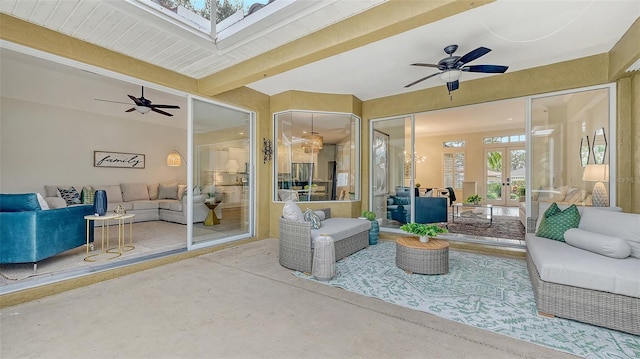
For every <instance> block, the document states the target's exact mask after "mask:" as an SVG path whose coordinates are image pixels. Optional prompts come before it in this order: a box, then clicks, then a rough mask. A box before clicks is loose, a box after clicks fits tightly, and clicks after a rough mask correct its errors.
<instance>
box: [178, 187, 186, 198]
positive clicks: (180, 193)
mask: <svg viewBox="0 0 640 359" xmlns="http://www.w3.org/2000/svg"><path fill="white" fill-rule="evenodd" d="M186 189H187V185H186V184H181V185H178V200H180V201H182V197H183V196H184V191H185V190H186Z"/></svg>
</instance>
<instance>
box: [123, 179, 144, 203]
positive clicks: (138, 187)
mask: <svg viewBox="0 0 640 359" xmlns="http://www.w3.org/2000/svg"><path fill="white" fill-rule="evenodd" d="M120 188H121V189H122V199H123V200H124V201H125V202H130V201H140V200H148V199H149V189H148V188H147V184H146V183H120Z"/></svg>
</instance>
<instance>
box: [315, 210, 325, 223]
mask: <svg viewBox="0 0 640 359" xmlns="http://www.w3.org/2000/svg"><path fill="white" fill-rule="evenodd" d="M314 212H316V214H317V215H318V218H320V220H321V221H324V219H325V217H326V214H325V213H324V211H314Z"/></svg>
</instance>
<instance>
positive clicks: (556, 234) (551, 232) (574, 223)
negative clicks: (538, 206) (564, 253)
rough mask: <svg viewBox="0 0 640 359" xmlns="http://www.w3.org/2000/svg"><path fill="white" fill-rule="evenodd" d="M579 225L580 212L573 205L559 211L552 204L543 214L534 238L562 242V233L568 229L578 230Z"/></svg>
mask: <svg viewBox="0 0 640 359" xmlns="http://www.w3.org/2000/svg"><path fill="white" fill-rule="evenodd" d="M579 223H580V211H578V207H576V205H575V204H572V205H571V206H570V207H569V208H567V209H565V210H564V211H561V210H560V208H558V205H557V204H556V203H555V202H554V203H553V204H551V206H550V207H549V209H547V210H546V211H545V212H544V218H542V222H540V226H539V227H538V232H536V236H538V237H544V238H549V239H554V240H556V241H561V242H564V232H566V231H567V230H569V229H570V228H578V224H579Z"/></svg>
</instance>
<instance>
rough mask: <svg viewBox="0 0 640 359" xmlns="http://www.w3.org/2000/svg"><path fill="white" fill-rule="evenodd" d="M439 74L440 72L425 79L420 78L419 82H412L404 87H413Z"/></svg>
mask: <svg viewBox="0 0 640 359" xmlns="http://www.w3.org/2000/svg"><path fill="white" fill-rule="evenodd" d="M440 74H441V72H436V73H435V74H432V75H429V76H427V77H423V78H421V79H420V80H417V81H413V82H412V83H410V84H408V85H406V86H405V87H410V86H413V85H415V84H417V83H419V82H422V81H424V80H426V79H430V78H432V77H434V76H437V75H440Z"/></svg>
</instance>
